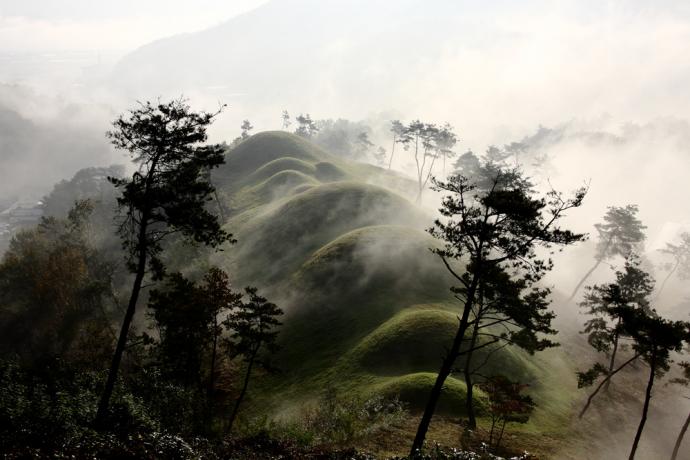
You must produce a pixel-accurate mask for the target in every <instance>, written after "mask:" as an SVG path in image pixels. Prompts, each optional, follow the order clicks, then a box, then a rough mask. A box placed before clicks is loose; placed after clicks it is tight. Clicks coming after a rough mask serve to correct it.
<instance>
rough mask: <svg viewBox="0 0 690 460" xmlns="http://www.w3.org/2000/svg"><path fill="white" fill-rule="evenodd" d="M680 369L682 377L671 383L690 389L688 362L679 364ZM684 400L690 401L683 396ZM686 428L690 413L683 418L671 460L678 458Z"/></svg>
mask: <svg viewBox="0 0 690 460" xmlns="http://www.w3.org/2000/svg"><path fill="white" fill-rule="evenodd" d="M680 366H681V369H682V370H683V376H682V377H679V378H676V379H673V383H676V384H680V385H682V386H684V387H686V388H687V387H690V363H689V362H683V363H680ZM685 398H687V399H690V397H688V396H685ZM688 427H690V413H689V414H688V416H687V417H686V418H685V421H684V422H683V426H681V427H680V432H679V433H678V437H677V438H676V443H675V445H674V446H673V454H672V455H671V460H676V459H677V458H678V452H679V451H680V445H681V444H682V443H683V438H684V437H685V433H686V432H687V431H688Z"/></svg>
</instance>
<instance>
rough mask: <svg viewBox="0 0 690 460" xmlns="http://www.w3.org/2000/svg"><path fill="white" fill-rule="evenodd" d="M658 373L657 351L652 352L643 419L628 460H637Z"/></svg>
mask: <svg viewBox="0 0 690 460" xmlns="http://www.w3.org/2000/svg"><path fill="white" fill-rule="evenodd" d="M655 372H656V350H654V351H652V359H651V362H650V363H649V381H648V382H647V391H646V392H645V397H644V406H643V408H642V418H641V419H640V426H638V427H637V433H635V441H633V445H632V450H631V451H630V456H629V457H628V460H633V459H634V458H635V452H636V451H637V446H638V444H639V443H640V438H641V437H642V430H643V429H644V425H645V423H646V422H647V412H648V411H649V401H650V400H651V399H652V386H653V385H654V373H655Z"/></svg>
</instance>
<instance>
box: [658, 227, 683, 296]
mask: <svg viewBox="0 0 690 460" xmlns="http://www.w3.org/2000/svg"><path fill="white" fill-rule="evenodd" d="M659 252H662V253H664V254H667V255H669V256H671V258H672V259H673V261H672V262H670V263H668V264H666V265H665V268H667V269H668V274H667V275H666V278H664V281H663V282H662V283H661V287H659V291H658V292H657V293H656V296H657V297H659V296H660V295H661V293H662V292H663V290H664V287H666V283H667V282H668V280H669V279H670V278H671V276H672V275H673V274H674V273H676V272H678V278H680V279H682V280H687V279H688V278H690V233H688V232H683V233H681V235H680V243H678V244H672V243H666V247H664V248H662V249H659Z"/></svg>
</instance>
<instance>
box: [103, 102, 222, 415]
mask: <svg viewBox="0 0 690 460" xmlns="http://www.w3.org/2000/svg"><path fill="white" fill-rule="evenodd" d="M218 113H219V111H218V112H215V113H207V112H193V111H192V110H191V109H190V107H189V105H188V104H187V103H186V102H185V101H184V100H173V101H170V102H165V103H163V102H159V103H157V104H153V103H151V102H146V103H140V105H139V107H137V108H135V109H133V110H131V111H130V112H129V113H128V114H126V115H122V116H120V117H119V118H118V119H117V120H115V122H114V123H113V126H114V129H113V131H110V132H108V133H107V135H108V137H109V138H110V139H111V141H112V143H113V145H114V146H115V147H116V148H118V149H122V150H126V151H128V152H129V154H130V157H131V159H132V161H133V162H134V164H135V165H136V166H137V170H136V171H135V172H134V174H133V175H132V176H131V177H130V178H110V181H111V182H112V183H113V185H114V186H115V187H116V188H117V189H119V190H120V191H121V195H120V196H119V197H118V200H117V201H118V206H119V210H120V214H119V229H118V230H119V234H120V237H121V239H122V244H123V248H124V249H125V251H126V255H127V266H128V268H129V269H130V271H131V272H132V273H133V274H134V281H133V284H132V290H131V294H130V298H129V303H128V304H127V310H126V311H125V316H124V319H123V321H122V327H121V328H120V335H119V337H118V340H117V345H116V348H115V352H114V354H113V358H112V362H111V365H110V370H109V372H108V378H107V380H106V383H105V387H104V389H103V393H102V395H101V399H100V402H99V404H98V411H97V414H96V425H97V426H102V424H103V423H104V422H105V420H106V417H107V414H108V406H109V404H110V398H111V396H112V393H113V389H114V387H115V381H116V379H117V375H118V370H119V368H120V362H121V360H122V355H123V353H124V351H125V347H126V345H127V337H128V334H129V330H130V327H131V324H132V319H133V318H134V314H135V312H136V307H137V300H138V299H139V294H140V292H141V289H142V285H143V282H144V278H146V277H147V276H149V277H150V278H151V279H152V280H154V281H156V280H160V279H162V278H163V276H164V274H165V266H164V263H163V261H162V258H161V255H162V252H163V249H164V242H165V240H166V239H168V238H169V237H170V236H172V235H174V234H180V235H182V236H183V237H185V238H188V239H190V240H193V241H195V242H197V243H203V244H206V245H209V246H212V247H218V246H220V245H221V244H223V243H225V242H233V240H232V235H230V234H228V233H227V232H225V231H224V230H223V229H222V228H221V223H220V222H219V221H218V218H217V217H216V216H215V215H214V214H212V213H211V212H209V211H208V210H207V209H206V204H207V202H208V201H209V200H211V199H212V198H211V197H212V195H213V192H214V187H213V185H212V184H211V182H210V174H209V171H210V170H211V169H213V168H216V167H218V166H220V165H221V164H222V163H223V162H224V155H223V148H222V147H220V146H217V145H204V143H205V142H206V140H207V136H206V129H207V127H208V126H209V125H210V124H211V122H212V121H213V119H214V118H215V116H216V115H218Z"/></svg>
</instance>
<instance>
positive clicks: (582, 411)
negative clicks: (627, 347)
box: [578, 355, 640, 418]
mask: <svg viewBox="0 0 690 460" xmlns="http://www.w3.org/2000/svg"><path fill="white" fill-rule="evenodd" d="M639 357H640V355H635V356H633V357H632V358H630V359H629V360H627V361H626V362H624V363H623V364H621V365H620V366H618V369H616V370H615V371H613V372H611V373H610V374H609V375H607V376H606V378H605V379H604V380H603V381H602V382H601V383H600V384H599V386H597V388H596V390H594V391H593V392H592V394H590V395H589V398H587V403H586V404H585V407H583V408H582V410H581V411H580V414H579V415H578V418H582V416H583V415H585V412H587V409H589V406H590V404H592V400H593V399H594V397H595V396H596V395H597V393H599V390H601V389H602V387H603V386H604V385H605V384H606V382H607V381H609V380H611V377H613V376H614V375H615V374H616V373H617V372H618V371H620V370H621V369H623V368H624V367H625V366H627V365H628V364H630V363H632V362H633V361H635V360H636V359H637V358H639Z"/></svg>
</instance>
